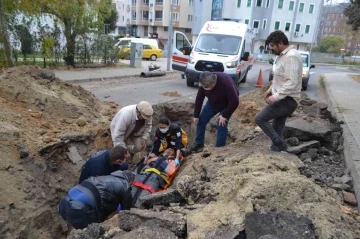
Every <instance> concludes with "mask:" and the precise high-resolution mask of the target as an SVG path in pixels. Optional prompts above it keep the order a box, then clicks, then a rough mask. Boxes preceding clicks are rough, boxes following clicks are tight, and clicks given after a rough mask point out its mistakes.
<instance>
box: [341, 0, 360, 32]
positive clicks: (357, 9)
mask: <svg viewBox="0 0 360 239" xmlns="http://www.w3.org/2000/svg"><path fill="white" fill-rule="evenodd" d="M350 3H351V4H350V5H349V6H348V7H347V8H345V10H344V14H345V16H346V17H347V18H348V20H347V24H349V25H351V26H352V28H353V30H355V31H356V30H358V29H359V26H360V0H350Z"/></svg>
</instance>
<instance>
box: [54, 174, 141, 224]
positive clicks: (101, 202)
mask: <svg viewBox="0 0 360 239" xmlns="http://www.w3.org/2000/svg"><path fill="white" fill-rule="evenodd" d="M134 178H135V175H134V174H133V173H132V172H130V171H120V170H118V171H116V172H113V173H111V175H107V176H99V177H90V178H88V179H86V180H84V181H83V182H82V183H81V184H78V185H76V186H75V187H73V188H71V189H70V191H69V192H68V195H66V196H64V197H63V198H61V200H60V203H59V205H58V212H59V214H60V215H61V217H62V218H63V219H64V220H66V221H68V222H69V223H70V224H71V225H72V226H73V227H74V228H75V229H83V228H85V227H87V226H88V225H89V224H91V223H99V222H103V221H105V220H106V219H107V218H108V216H109V215H110V214H112V213H113V212H115V211H116V209H117V208H118V207H119V204H120V207H121V209H125V210H129V209H130V207H131V203H132V196H131V187H130V185H131V184H132V182H133V181H134Z"/></svg>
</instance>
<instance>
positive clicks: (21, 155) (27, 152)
mask: <svg viewBox="0 0 360 239" xmlns="http://www.w3.org/2000/svg"><path fill="white" fill-rule="evenodd" d="M27 156H29V151H27V150H26V149H24V148H22V149H20V158H21V159H24V158H26V157H27Z"/></svg>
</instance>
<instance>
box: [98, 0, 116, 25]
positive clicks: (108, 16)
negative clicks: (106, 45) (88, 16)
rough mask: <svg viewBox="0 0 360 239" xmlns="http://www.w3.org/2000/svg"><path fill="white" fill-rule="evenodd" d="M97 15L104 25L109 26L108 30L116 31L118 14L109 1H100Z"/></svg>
mask: <svg viewBox="0 0 360 239" xmlns="http://www.w3.org/2000/svg"><path fill="white" fill-rule="evenodd" d="M99 14H100V16H101V18H102V19H103V22H104V24H107V25H109V30H110V31H114V30H115V29H116V22H117V20H118V18H119V14H118V12H117V10H116V7H115V5H114V4H113V3H112V1H111V0H101V2H100V5H99Z"/></svg>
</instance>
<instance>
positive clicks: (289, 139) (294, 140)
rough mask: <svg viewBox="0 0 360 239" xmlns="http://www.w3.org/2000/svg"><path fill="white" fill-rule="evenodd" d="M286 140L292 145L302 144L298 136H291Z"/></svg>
mask: <svg viewBox="0 0 360 239" xmlns="http://www.w3.org/2000/svg"><path fill="white" fill-rule="evenodd" d="M285 142H286V143H287V144H288V145H290V146H298V145H299V144H300V141H299V139H298V138H296V137H290V138H288V139H286V140H285Z"/></svg>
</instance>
